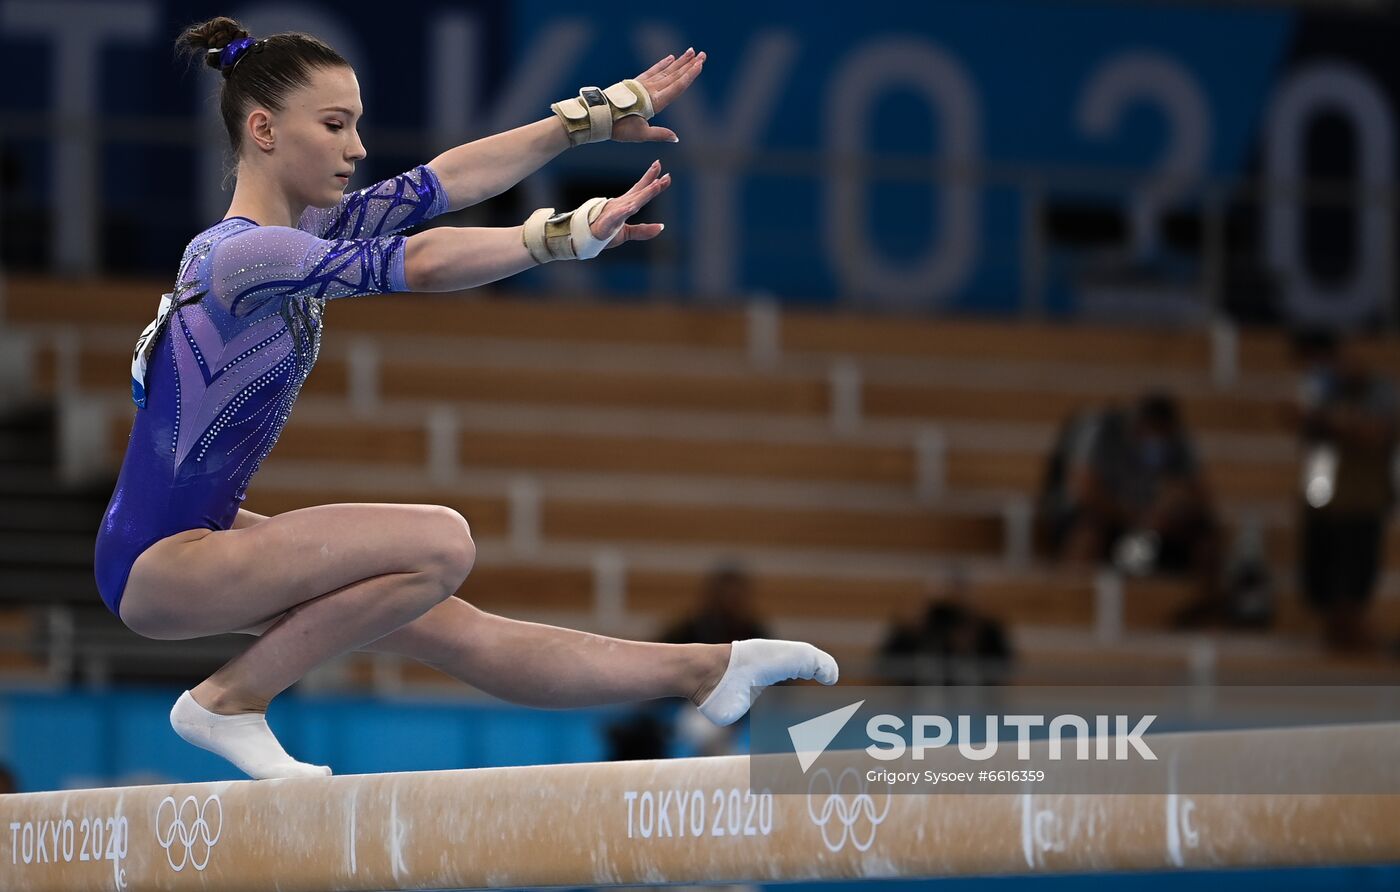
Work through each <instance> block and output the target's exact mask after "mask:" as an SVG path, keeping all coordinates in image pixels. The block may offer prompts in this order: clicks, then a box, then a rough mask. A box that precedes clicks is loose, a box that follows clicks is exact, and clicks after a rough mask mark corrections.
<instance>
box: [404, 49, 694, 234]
mask: <svg viewBox="0 0 1400 892" xmlns="http://www.w3.org/2000/svg"><path fill="white" fill-rule="evenodd" d="M704 65H705V54H704V53H696V52H695V50H694V49H693V48H692V49H688V50H686V51H685V52H684V53H682V54H681V55H680V56H679V57H676V56H667V57H666V58H664V59H662V60H661V61H659V62H657V63H656V64H655V65H653V66H652V67H651V68H649V69H647V70H646V71H645V72H643V73H642V74H640V75H638V76H637V77H636V81H637V82H638V83H640V84H641V85H642V86H644V87H645V88H646V90H647V93H648V94H649V97H650V100H651V104H652V110H653V112H659V111H661V110H662V109H663V108H665V107H666V106H667V105H669V104H670V103H671V102H672V101H673V100H674V99H675V98H676V97H677V96H679V95H680V94H681V93H683V92H685V89H686V87H688V86H690V83H691V81H693V80H695V78H696V76H697V75H698V74H699V73H700V70H701V69H702V68H703V67H704ZM610 138H611V139H613V140H616V141H618V142H678V141H679V140H678V138H677V137H676V134H675V133H674V132H673V131H671V130H668V129H666V128H665V127H652V126H650V125H649V124H648V123H647V121H646V120H645V119H644V118H642V117H638V116H628V117H624V118H621V119H619V120H618V121H617V122H616V123H615V125H614V126H613V129H612V133H611V137H610ZM569 146H570V139H569V133H568V131H567V130H565V128H564V127H563V126H562V125H561V123H560V119H559V118H558V117H555V116H553V115H551V116H550V117H548V118H544V119H541V120H539V121H535V122H534V123H533V124H526V125H524V126H523V127H516V128H515V129H514V130H507V131H505V132H504V133H497V134H494V135H492V136H487V137H484V138H482V139H478V140H474V141H472V142H469V143H464V144H463V145H460V146H456V147H455V148H451V149H448V150H447V151H446V152H443V153H442V154H441V155H438V156H437V157H436V158H434V159H433V160H432V161H430V162H429V163H428V166H429V167H431V168H432V169H433V172H434V173H436V174H437V175H438V178H439V179H441V180H442V185H443V188H444V189H445V190H446V191H447V194H448V196H449V197H450V202H451V207H450V210H454V211H456V210H460V209H462V208H464V207H471V206H472V205H474V204H479V203H480V202H483V201H485V200H486V199H488V198H492V197H494V196H497V195H500V194H501V193H502V192H504V191H506V190H507V189H509V188H510V187H512V186H514V185H515V184H516V183H518V182H520V181H521V180H523V179H525V178H526V177H527V176H529V175H530V174H532V173H534V172H535V171H537V170H539V169H540V168H541V167H543V166H544V165H546V164H548V163H549V162H550V161H551V160H553V159H554V158H555V157H556V156H557V155H559V153H561V152H563V151H564V150H565V149H567V148H569Z"/></svg>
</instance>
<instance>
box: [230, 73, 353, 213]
mask: <svg viewBox="0 0 1400 892" xmlns="http://www.w3.org/2000/svg"><path fill="white" fill-rule="evenodd" d="M362 114H364V107H363V105H362V104H361V103H360V82H359V81H358V80H356V78H355V72H354V71H352V70H351V69H349V68H346V67H336V68H318V69H314V70H313V72H312V76H311V81H310V83H308V84H307V85H306V86H304V87H301V88H299V89H297V90H295V91H293V92H292V93H290V94H289V95H288V96H287V104H286V107H285V108H283V109H282V110H281V111H280V112H277V113H275V114H273V115H271V116H270V118H269V120H268V124H269V126H270V129H271V133H272V135H273V136H274V141H273V143H272V145H273V149H272V151H271V152H270V153H269V155H268V160H270V161H273V162H274V163H273V165H272V167H273V170H274V172H275V176H276V178H277V179H278V181H279V182H280V183H281V185H282V188H283V189H285V190H286V191H287V193H288V195H289V196H291V197H292V198H293V199H295V201H296V203H297V204H301V205H310V206H312V207H322V208H324V207H331V206H333V205H334V204H335V203H336V202H338V201H340V199H341V198H342V197H343V196H344V193H345V187H346V185H347V184H348V183H349V182H350V177H349V174H351V173H353V172H354V169H355V164H356V162H358V161H360V160H361V159H362V158H364V157H365V146H364V143H362V142H360V134H359V131H358V129H357V128H358V126H359V122H360V116H361V115H362ZM256 130H257V128H256V125H255V126H254V131H255V135H256Z"/></svg>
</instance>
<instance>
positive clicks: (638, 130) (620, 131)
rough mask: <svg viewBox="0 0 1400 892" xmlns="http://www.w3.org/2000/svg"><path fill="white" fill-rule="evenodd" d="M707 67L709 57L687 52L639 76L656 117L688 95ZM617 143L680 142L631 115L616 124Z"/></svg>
mask: <svg viewBox="0 0 1400 892" xmlns="http://www.w3.org/2000/svg"><path fill="white" fill-rule="evenodd" d="M704 67H705V54H704V53H697V52H695V50H694V48H691V49H688V50H686V51H685V52H684V53H682V54H681V57H680V58H679V59H678V58H676V57H675V56H667V57H666V58H664V59H662V60H661V61H660V62H657V63H656V64H655V65H653V66H651V67H650V68H648V69H647V70H646V71H644V72H642V73H641V74H639V75H637V81H638V82H639V83H640V84H641V85H642V86H644V87H646V88H647V95H648V96H650V97H651V108H652V111H653V112H655V113H656V114H660V113H661V110H662V109H663V108H665V107H666V106H668V105H670V104H671V103H672V102H673V101H675V98H676V97H677V96H679V95H681V94H682V93H684V92H685V88H686V87H689V86H690V82H691V81H693V80H695V78H696V76H697V75H699V74H700V69H702V68H704ZM612 138H613V141H614V142H678V140H677V138H676V133H675V131H673V130H668V129H666V128H665V127H653V126H651V125H650V124H648V123H647V122H646V121H644V120H642V119H641V118H640V117H638V116H637V115H628V116H627V117H625V118H622V119H621V120H619V121H617V122H616V123H614V124H613V132H612Z"/></svg>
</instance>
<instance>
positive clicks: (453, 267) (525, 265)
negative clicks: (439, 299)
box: [403, 161, 671, 291]
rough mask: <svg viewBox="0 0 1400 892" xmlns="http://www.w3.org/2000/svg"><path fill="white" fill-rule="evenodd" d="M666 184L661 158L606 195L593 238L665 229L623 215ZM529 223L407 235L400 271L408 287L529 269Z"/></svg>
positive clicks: (476, 280)
mask: <svg viewBox="0 0 1400 892" xmlns="http://www.w3.org/2000/svg"><path fill="white" fill-rule="evenodd" d="M670 184H671V175H670V174H669V173H668V174H662V173H661V162H659V161H658V162H655V163H654V164H652V165H651V167H649V168H647V172H646V173H645V174H643V175H642V178H641V179H640V180H638V181H637V183H636V185H634V186H633V187H632V188H631V189H629V190H627V193H626V194H625V195H620V196H618V197H617V198H611V199H608V200H607V201H606V203H605V204H603V205H602V208H601V210H596V209H595V210H596V216H593V215H590V216H589V217H588V220H589V221H591V222H590V223H589V224H588V227H589V231H590V233H591V235H592V237H593V238H594V239H600V240H604V241H606V245H605V246H604V247H607V248H612V247H616V246H617V245H620V244H622V243H624V242H628V241H644V240H646V239H652V238H656V236H658V235H660V234H661V230H662V229H664V228H665V227H664V225H663V224H661V223H627V222H626V220H627V218H628V217H630V216H632V215H633V214H635V213H636V212H637V211H639V210H641V209H642V208H643V207H645V206H646V204H647V202H649V201H651V200H652V199H653V198H655V197H656V196H658V195H660V194H661V193H662V192H664V191H665V190H666V187H667V186H669V185H670ZM595 200H596V201H598V202H602V201H603V199H601V198H599V199H595ZM586 206H587V205H585V207H586ZM550 210H552V209H550ZM535 225H536V227H537V229H538V231H539V233H540V235H541V236H542V237H543V236H544V233H545V229H544V224H543V222H542V221H539V220H536V221H535ZM531 227H532V224H531V222H530V221H527V222H526V224H525V225H524V226H509V227H491V228H486V227H472V226H439V227H437V228H436V229H429V230H427V231H426V232H420V233H418V234H417V235H413V236H410V237H409V238H407V239H406V240H405V242H404V261H403V272H404V281H405V283H406V285H407V289H408V290H409V291H458V290H462V289H466V288H473V287H475V286H477V285H484V284H486V283H487V282H494V281H496V280H497V279H504V278H506V277H507V276H512V275H515V274H516V273H518V272H521V271H522V270H527V269H529V268H530V267H532V266H535V265H536V264H538V263H539V262H541V261H540V260H539V259H538V256H537V255H536V254H535V253H532V252H531V250H530V248H529V246H528V245H527V241H528V238H527V235H528V232H529V230H530V229H531ZM565 240H566V241H567V240H568V239H567V238H566V239H565ZM576 240H577V239H575V241H576ZM588 256H592V255H588ZM555 259H558V258H555Z"/></svg>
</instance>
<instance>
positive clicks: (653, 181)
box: [588, 161, 671, 250]
mask: <svg viewBox="0 0 1400 892" xmlns="http://www.w3.org/2000/svg"><path fill="white" fill-rule="evenodd" d="M669 185H671V175H670V174H669V173H668V174H665V175H664V176H663V175H662V174H661V162H660V161H654V162H652V165H651V167H648V168H647V172H646V173H644V174H642V178H641V179H640V180H638V181H637V184H636V185H635V186H633V187H632V188H631V189H628V190H627V194H626V195H622V196H619V197H617V198H610V199H608V202H607V204H605V205H603V210H602V211H601V212H600V213H599V214H598V218H597V219H596V220H594V221H593V222H592V223H591V224H589V227H588V228H589V230H590V231H591V232H592V233H593V237H594V238H597V239H601V238H606V237H607V234H608V233H609V232H612V231H613V230H617V234H616V235H614V236H613V237H612V239H611V240H610V241H609V242H608V243H607V244H606V245H604V246H603V249H604V250H607V249H608V248H614V247H617V246H618V245H620V244H622V243H623V242H629V241H646V240H647V239H653V238H656V237H657V236H658V235H660V234H661V230H663V229H665V228H666V224H664V223H626V222H624V221H626V219H627V218H628V217H630V216H632V215H633V214H635V213H637V211H639V210H641V209H642V208H644V207H646V205H647V202H649V201H651V200H652V199H653V198H655V197H656V196H658V195H660V194H661V193H662V192H664V191H666V187H667V186H669ZM619 226H621V227H622V228H621V229H618V227H619Z"/></svg>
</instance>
